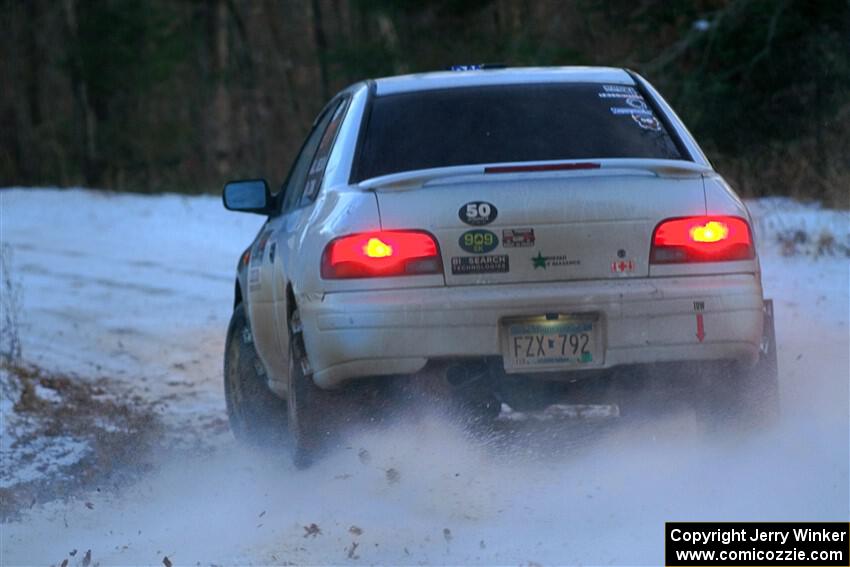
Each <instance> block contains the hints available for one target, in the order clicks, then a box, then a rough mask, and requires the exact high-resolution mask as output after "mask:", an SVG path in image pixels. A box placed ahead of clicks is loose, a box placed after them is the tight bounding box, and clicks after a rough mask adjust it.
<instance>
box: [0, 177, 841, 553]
mask: <svg viewBox="0 0 850 567" xmlns="http://www.w3.org/2000/svg"><path fill="white" fill-rule="evenodd" d="M751 208H752V210H753V211H754V214H755V215H756V217H757V232H758V236H759V240H758V243H759V245H760V249H761V254H762V258H763V270H764V286H765V290H766V295H767V296H768V297H773V298H774V300H775V306H776V313H777V333H778V342H779V364H780V370H781V376H780V381H781V396H782V410H783V418H782V422H781V424H780V425H779V427H777V428H776V429H775V430H773V431H769V432H765V433H763V434H760V435H757V436H748V437H741V438H727V439H717V440H715V441H711V442H709V441H707V440H706V439H705V438H704V437H701V436H699V435H697V433H696V432H695V430H694V429H695V428H694V426H693V419H692V416H690V415H689V414H687V412H679V413H676V412H671V413H669V414H665V415H662V416H659V417H657V419H646V420H644V421H640V422H639V423H637V424H631V425H630V426H629V427H628V428H613V429H611V430H610V431H606V432H605V433H604V434H599V435H595V436H590V438H589V439H588V441H587V442H586V443H584V444H581V445H580V446H579V447H578V448H577V449H573V448H570V449H569V450H568V449H564V448H561V449H559V445H558V444H557V443H554V446H552V445H550V446H548V447H546V449H545V450H543V449H539V448H537V449H535V448H529V447H530V445H529V447H526V446H523V445H522V444H521V443H520V444H516V443H514V446H512V447H509V448H508V449H505V448H504V447H499V448H494V447H492V446H490V445H488V444H486V443H481V442H479V441H477V440H470V439H469V438H468V437H467V435H466V434H465V433H464V431H462V430H461V429H460V428H459V427H458V426H456V425H454V424H452V423H448V422H446V421H445V420H442V419H439V418H437V417H428V416H426V417H423V418H421V419H417V420H414V421H411V422H410V423H407V424H402V425H399V426H398V427H395V428H392V429H391V430H382V431H365V432H362V433H359V434H357V435H356V436H355V437H354V438H352V439H351V440H350V448H349V449H347V450H344V451H341V452H338V453H337V454H334V455H332V456H331V457H330V458H328V459H327V460H325V461H322V462H320V463H319V464H318V465H317V466H315V467H314V468H312V469H310V470H307V471H296V470H295V469H294V468H293V467H292V466H291V464H290V463H289V460H288V458H287V457H286V456H285V455H284V456H280V457H279V458H275V457H259V456H257V455H255V454H251V453H247V452H244V451H242V450H240V449H239V448H238V447H236V445H235V442H234V441H233V440H232V438H231V437H230V434H229V432H228V431H227V430H226V427H224V425H223V422H222V419H223V418H224V417H225V414H224V402H223V395H222V387H221V365H222V350H223V343H224V334H225V330H226V326H227V321H228V318H229V314H230V310H231V301H232V292H233V273H234V267H235V263H236V260H237V258H238V256H239V254H240V252H241V251H242V250H243V248H244V247H245V246H246V245H247V244H248V243H249V242H250V240H251V238H252V237H253V235H254V234H255V232H256V230H257V229H258V228H259V226H260V224H261V222H262V219H261V217H259V216H250V215H237V214H232V213H227V212H226V211H224V209H223V208H222V207H221V203H220V200H219V199H217V198H214V197H207V196H205V197H184V196H175V195H165V196H138V195H118V194H109V193H103V192H93V191H84V190H71V191H58V190H32V189H13V190H9V189H7V190H2V191H0V221H2V222H1V223H0V241H2V244H3V245H6V244H8V245H9V246H10V247H11V249H12V251H13V258H12V276H13V278H14V279H15V280H16V281H18V282H19V283H20V284H21V286H22V290H23V305H22V311H21V320H22V326H21V340H22V344H23V355H24V359H25V360H27V361H28V362H31V363H34V364H37V365H38V366H40V367H42V368H45V369H47V370H52V371H59V372H62V373H73V374H76V375H78V376H80V377H81V378H80V379H94V378H105V379H108V380H110V381H113V382H114V383H115V384H116V385H119V386H120V390H121V391H122V392H129V393H133V394H137V395H140V396H142V397H143V398H145V399H146V400H149V401H151V402H154V403H155V404H156V407H157V412H158V414H159V415H160V416H161V419H162V420H163V423H164V424H165V428H166V436H168V437H169V438H173V439H174V440H176V442H177V445H178V448H177V449H175V450H171V451H169V452H168V458H167V459H163V460H162V462H160V463H158V466H157V467H156V470H154V471H153V472H151V473H150V474H146V475H144V476H143V477H142V478H141V480H139V481H137V482H134V483H132V484H129V485H125V486H120V487H112V488H109V487H102V488H103V489H102V490H101V487H94V486H93V487H91V489H90V490H88V491H85V492H83V493H80V494H73V495H70V496H69V497H68V498H65V499H59V500H55V501H53V502H48V503H45V504H38V505H36V506H34V507H32V508H31V509H29V510H25V511H23V513H22V515H21V517H19V518H17V519H14V520H10V521H8V522H6V523H4V524H3V525H2V535H0V564H3V565H15V564H54V563H57V564H58V563H60V562H61V561H62V560H63V559H64V558H69V559H70V565H75V564H77V563H79V562H80V561H82V558H83V557H82V556H83V553H84V552H85V550H88V549H91V550H92V555H91V557H92V559H93V561H98V562H100V564H101V565H108V564H128V563H145V564H161V562H162V561H163V557H165V556H167V557H169V559H170V560H171V561H172V562H174V563H175V564H191V565H194V564H196V562H200V563H201V564H204V565H206V564H210V563H215V564H219V565H220V564H233V563H254V564H281V563H286V562H293V563H298V564H301V563H312V564H316V563H322V564H324V563H336V564H339V563H343V564H375V563H378V564H422V563H427V564H432V563H436V564H446V563H453V564H456V563H461V564H486V565H491V564H512V565H516V564H529V563H539V564H574V563H583V564H660V563H661V561H662V559H661V558H662V553H663V522H664V521H665V520H835V521H846V520H847V519H848V517H850V487H848V483H849V481H848V478H850V476H848V467H850V465H848V452H850V425H848V414H850V409H848V407H849V406H848V404H849V403H850V394H848V382H850V329H848V323H850V315H849V314H848V310H850V305H848V297H850V281H848V278H850V269H849V267H850V262H848V258H847V256H846V255H845V254H844V252H843V250H841V249H838V250H837V251H836V250H833V253H831V254H830V253H825V254H823V255H821V256H820V257H814V255H806V254H804V252H805V251H815V250H817V243H816V242H814V243H813V242H812V239H815V240H817V239H818V238H819V237H820V235H821V233H829V234H831V235H833V236H834V238H835V239H836V242H837V244H838V245H846V244H850V242H848V240H847V239H848V230H850V229H848V224H850V218H849V217H848V214H847V213H846V212H833V211H824V210H820V209H817V208H816V207H807V206H803V205H800V204H798V203H795V202H792V201H788V200H784V199H766V200H761V201H757V202H753V203H751ZM795 230H800V231H803V232H805V233H806V234H807V235H808V240H807V241H806V242H802V241H801V242H797V243H796V246H797V247H798V250H797V253H796V254H794V255H791V256H785V255H783V254H782V252H783V250H784V251H785V252H786V253H790V252H791V250H790V246H791V245H789V244H787V243H786V244H785V245H784V246H783V245H780V244H779V243H778V242H777V238H776V235H777V234H779V233H783V234H784V233H788V232H789V231H791V232H793V231H795ZM797 240H801V239H800V238H797ZM821 248H823V246H821ZM3 407H4V408H6V409H5V411H8V410H9V406H8V405H6V406H3ZM547 427H549V429H548V430H547V429H546V427H543V429H542V430H541V431H537V432H536V434H543V435H550V436H551V437H552V438H553V439H555V440H556V441H557V439H558V437H557V432H554V431H551V428H552V427H556V426H554V425H549V426H547ZM3 431H4V442H3V444H4V446H5V447H6V449H8V447H9V441H10V440H9V439H6V438H5V434H6V432H7V430H6V429H4V430H3ZM199 448H200V449H203V451H199V450H198V449H199ZM4 450H5V449H4ZM13 453H14V452H13V451H12V452H7V453H4V455H7V454H8V455H12V454H13ZM14 465H15V463H14V461H13V460H6V459H4V462H3V464H2V466H3V468H4V471H3V473H4V474H3V476H4V477H7V478H12V479H14V476H15V471H14V470H12V468H13V467H14ZM116 466H121V463H116ZM7 467H8V468H7ZM86 503H88V504H91V506H90V507H89V506H86V505H85V504H86ZM312 524H315V525H316V528H317V529H318V530H319V531H318V532H317V531H316V529H311V525H312ZM74 549H77V550H81V551H80V552H79V553H77V554H76V555H74V556H71V557H69V555H68V554H69V552H70V551H72V550H74Z"/></svg>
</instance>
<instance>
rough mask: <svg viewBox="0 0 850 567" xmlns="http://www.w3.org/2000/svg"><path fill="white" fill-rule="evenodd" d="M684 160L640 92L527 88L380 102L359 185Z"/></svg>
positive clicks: (362, 153) (369, 126) (565, 86)
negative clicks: (417, 173) (512, 167)
mask: <svg viewBox="0 0 850 567" xmlns="http://www.w3.org/2000/svg"><path fill="white" fill-rule="evenodd" d="M593 158H596V159H602V158H663V159H683V156H682V154H681V153H680V152H679V150H678V149H677V147H676V144H675V143H674V142H673V140H672V139H671V137H670V133H669V132H668V131H667V129H666V128H665V126H664V124H663V123H662V122H661V120H659V118H658V117H657V116H656V114H655V112H654V111H653V109H652V107H651V106H650V105H649V104H648V103H647V101H646V100H645V99H644V98H643V97H642V96H641V95H640V93H639V92H638V91H637V90H636V89H635V88H634V87H630V86H625V85H605V84H595V83H594V84H584V83H581V84H576V83H570V84H551V83H547V84H523V85H499V86H486V87H469V88H454V89H443V90H432V91H418V92H411V93H402V94H393V95H386V96H379V97H376V98H375V99H374V100H373V102H372V110H371V113H370V114H369V117H368V121H367V123H366V131H365V135H364V138H363V142H362V146H361V148H360V152H359V160H358V162H357V167H356V170H355V175H354V181H362V180H364V179H369V178H372V177H377V176H380V175H387V174H390V173H397V172H401V171H411V170H416V169H427V168H431V167H445V166H451V165H469V164H479V163H499V162H524V161H543V160H564V159H593Z"/></svg>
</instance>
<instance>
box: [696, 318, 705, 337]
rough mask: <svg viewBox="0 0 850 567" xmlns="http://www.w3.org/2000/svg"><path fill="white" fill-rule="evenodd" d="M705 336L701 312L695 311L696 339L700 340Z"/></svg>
mask: <svg viewBox="0 0 850 567" xmlns="http://www.w3.org/2000/svg"><path fill="white" fill-rule="evenodd" d="M704 338H705V326H704V325H703V322H702V313H697V340H698V341H699V342H702V341H703V339H704Z"/></svg>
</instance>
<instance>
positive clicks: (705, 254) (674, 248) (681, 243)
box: [649, 216, 755, 264]
mask: <svg viewBox="0 0 850 567" xmlns="http://www.w3.org/2000/svg"><path fill="white" fill-rule="evenodd" d="M754 257H755V249H754V248H753V238H752V233H751V232H750V225H749V224H747V221H746V220H744V219H742V218H739V217H723V216H702V217H686V218H678V219H667V220H665V221H662V222H661V223H660V224H659V225H658V226H657V227H655V233H654V234H653V236H652V252H650V255H649V262H650V263H651V264H678V263H684V262H728V261H732V260H751V259H753V258H754Z"/></svg>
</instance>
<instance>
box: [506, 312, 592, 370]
mask: <svg viewBox="0 0 850 567" xmlns="http://www.w3.org/2000/svg"><path fill="white" fill-rule="evenodd" d="M503 337H504V342H503V347H502V348H503V351H502V355H503V359H504V363H505V370H506V371H508V372H511V371H513V372H522V371H534V370H557V369H562V368H574V367H580V366H593V365H599V364H601V363H602V357H601V351H600V348H599V343H600V340H599V321H598V318H596V317H587V316H581V317H575V316H564V315H562V316H560V317H559V318H558V319H556V320H546V318H545V317H535V318H531V319H517V320H509V321H506V322H505V323H504V324H503Z"/></svg>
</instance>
